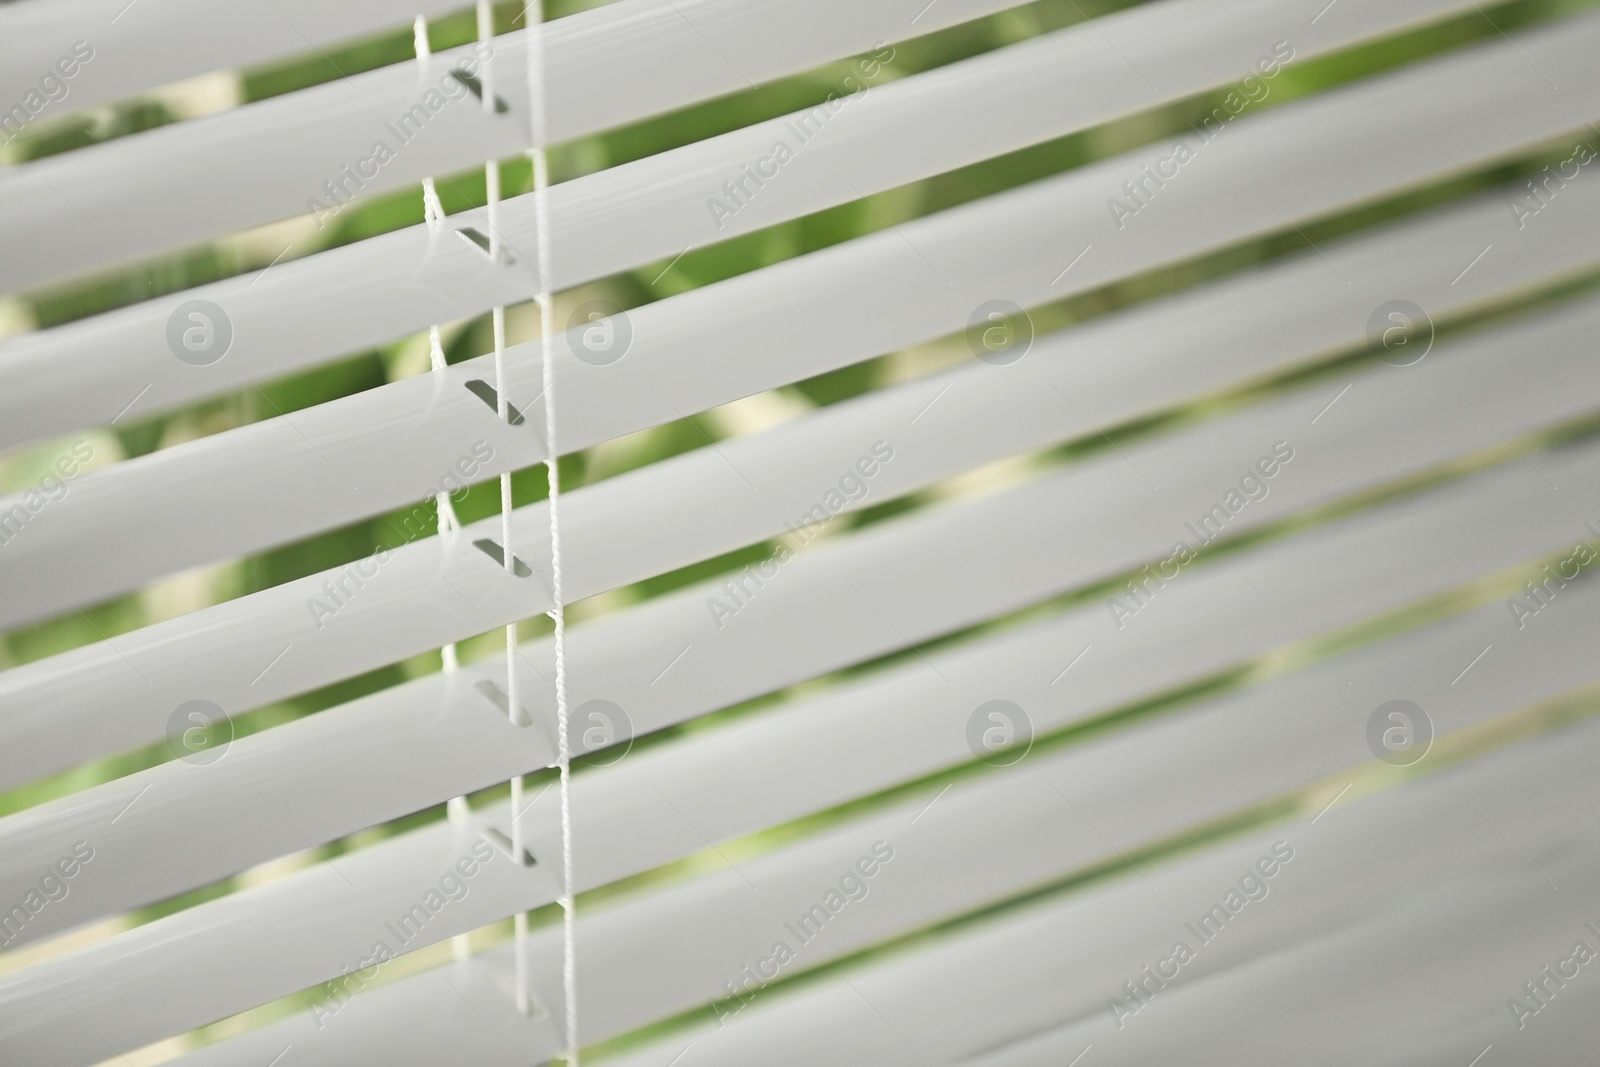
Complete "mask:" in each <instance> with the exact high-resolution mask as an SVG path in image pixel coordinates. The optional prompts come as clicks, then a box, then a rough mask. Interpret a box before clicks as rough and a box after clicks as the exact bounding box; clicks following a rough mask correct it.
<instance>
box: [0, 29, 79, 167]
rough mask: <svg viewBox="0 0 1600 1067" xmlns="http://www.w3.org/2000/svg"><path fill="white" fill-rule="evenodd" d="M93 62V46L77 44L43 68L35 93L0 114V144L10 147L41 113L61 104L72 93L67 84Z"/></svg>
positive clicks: (27, 94) (29, 91)
mask: <svg viewBox="0 0 1600 1067" xmlns="http://www.w3.org/2000/svg"><path fill="white" fill-rule="evenodd" d="M93 58H94V46H93V45H91V44H90V43H89V42H88V41H77V42H75V43H74V44H73V46H72V51H71V52H69V53H67V54H66V55H64V56H62V57H61V58H59V59H57V60H56V61H55V63H54V64H53V65H52V66H49V67H46V68H45V72H44V73H43V74H41V75H40V76H39V87H38V88H37V89H29V90H28V91H27V92H26V93H25V94H23V97H22V99H21V100H20V101H18V102H17V103H15V104H12V105H11V106H10V107H9V108H7V109H6V110H4V111H0V142H3V143H5V144H10V143H11V142H12V141H14V140H16V138H17V135H18V134H20V133H21V132H22V130H23V128H24V127H25V126H27V125H28V123H30V122H32V121H33V120H34V119H35V118H37V117H38V115H39V113H40V112H41V111H43V110H44V109H45V108H47V107H49V106H50V105H51V104H59V103H61V102H62V101H63V100H65V99H66V98H67V96H68V94H70V93H71V92H72V85H71V80H72V79H73V78H74V77H76V76H77V74H78V71H79V70H81V69H82V68H83V67H84V66H85V65H86V64H88V62H89V61H90V60H91V59H93Z"/></svg>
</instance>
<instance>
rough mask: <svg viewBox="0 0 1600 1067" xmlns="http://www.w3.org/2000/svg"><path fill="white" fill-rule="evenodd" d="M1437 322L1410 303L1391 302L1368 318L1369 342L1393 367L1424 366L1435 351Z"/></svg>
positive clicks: (1374, 309)
mask: <svg viewBox="0 0 1600 1067" xmlns="http://www.w3.org/2000/svg"><path fill="white" fill-rule="evenodd" d="M1433 333H1434V331H1433V319H1431V318H1430V317H1429V316H1428V313H1427V312H1426V311H1424V310H1422V308H1420V307H1418V306H1417V305H1416V304H1413V303H1412V302H1411V301H1409V300H1390V301H1389V302H1387V303H1384V304H1379V305H1378V306H1377V307H1376V308H1373V310H1372V314H1371V315H1370V316H1369V317H1368V318H1367V343H1368V344H1369V345H1371V346H1372V347H1373V348H1374V349H1377V350H1378V358H1379V359H1381V360H1383V361H1384V362H1385V363H1387V364H1389V366H1391V367H1409V366H1411V365H1412V364H1413V363H1421V362H1422V358H1423V357H1424V356H1426V355H1427V354H1428V353H1429V352H1430V351H1432V350H1433Z"/></svg>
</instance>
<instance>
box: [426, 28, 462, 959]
mask: <svg viewBox="0 0 1600 1067" xmlns="http://www.w3.org/2000/svg"><path fill="white" fill-rule="evenodd" d="M412 40H413V43H414V45H415V48H416V54H417V63H418V64H424V63H426V62H427V59H428V57H429V56H430V55H432V54H433V49H432V48H431V47H430V45H429V43H428V21H427V19H425V18H423V17H422V16H421V15H418V16H417V17H416V21H415V22H413V23H412ZM422 217H423V220H424V221H425V222H426V223H427V224H428V229H429V231H430V232H431V233H435V234H437V233H438V231H439V227H440V225H441V224H442V223H443V222H444V207H443V206H442V205H441V204H440V203H439V191H438V190H437V189H436V188H435V187H434V184H433V179H432V178H431V177H430V178H423V179H422ZM428 364H429V366H430V367H431V368H432V371H433V376H434V381H435V382H436V383H442V382H443V381H444V372H445V367H446V363H445V359H444V345H443V344H442V343H441V342H440V339H439V327H438V326H429V327H428ZM433 499H434V507H435V510H436V512H437V513H438V524H439V525H438V530H439V537H440V538H441V539H443V538H445V537H450V536H453V535H454V534H455V532H456V531H457V530H459V529H460V528H461V520H459V519H458V518H456V509H455V506H454V505H453V504H451V502H450V494H449V493H448V492H442V493H435V494H434V496H433ZM439 659H440V661H441V664H442V666H443V670H444V673H446V674H452V673H454V672H455V670H456V669H457V668H458V667H459V666H460V665H461V664H460V661H459V660H458V659H457V658H456V645H455V642H454V641H452V642H450V643H449V644H447V645H445V646H444V647H443V648H441V649H439ZM445 815H446V816H447V817H448V818H449V821H450V824H451V825H452V826H455V827H458V828H459V827H463V826H465V825H467V823H468V821H469V820H470V818H471V809H470V808H469V807H468V806H467V798H466V797H451V798H450V800H449V801H448V802H447V803H446V804H445ZM471 951H472V947H471V942H470V940H469V938H468V936H467V935H466V934H457V935H455V936H454V937H452V938H451V939H450V955H451V957H452V958H453V959H454V960H455V961H456V962H457V963H462V962H465V961H466V959H467V957H468V956H469V955H471Z"/></svg>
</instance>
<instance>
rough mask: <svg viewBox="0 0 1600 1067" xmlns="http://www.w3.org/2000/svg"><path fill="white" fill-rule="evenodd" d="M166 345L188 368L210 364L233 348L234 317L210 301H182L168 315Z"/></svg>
mask: <svg viewBox="0 0 1600 1067" xmlns="http://www.w3.org/2000/svg"><path fill="white" fill-rule="evenodd" d="M167 347H168V348H169V349H171V350H172V354H173V355H175V356H177V357H178V358H179V359H181V360H183V361H184V362H185V363H187V364H189V365H190V366H191V367H209V366H211V364H213V363H215V362H216V361H217V360H219V359H221V358H222V357H223V356H225V355H227V354H228V349H229V348H231V347H233V320H232V319H230V318H228V313H227V312H226V311H223V310H222V309H221V308H220V307H218V306H217V305H215V304H213V303H212V302H211V301H209V300H185V301H184V302H183V303H181V304H179V305H178V306H177V307H176V308H174V309H173V310H172V314H171V315H169V316H168V317H167Z"/></svg>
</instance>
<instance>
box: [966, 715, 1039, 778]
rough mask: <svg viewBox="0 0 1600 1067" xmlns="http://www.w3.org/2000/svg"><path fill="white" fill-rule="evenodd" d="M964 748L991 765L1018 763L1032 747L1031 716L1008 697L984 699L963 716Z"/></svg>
mask: <svg viewBox="0 0 1600 1067" xmlns="http://www.w3.org/2000/svg"><path fill="white" fill-rule="evenodd" d="M967 748H968V749H970V750H971V751H972V755H973V757H974V758H975V759H977V760H980V761H981V762H983V763H987V764H988V765H989V766H991V767H1010V766H1011V765H1013V764H1015V763H1020V762H1022V759H1023V757H1024V756H1026V755H1027V754H1028V751H1029V750H1030V749H1032V748H1033V720H1032V719H1030V718H1028V713H1027V712H1025V711H1023V710H1022V708H1021V707H1019V706H1018V705H1016V704H1013V703H1012V702H1011V701H1009V700H986V701H984V702H983V703H982V704H979V705H978V706H977V707H976V708H974V709H972V714H971V715H970V716H968V717H967Z"/></svg>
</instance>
